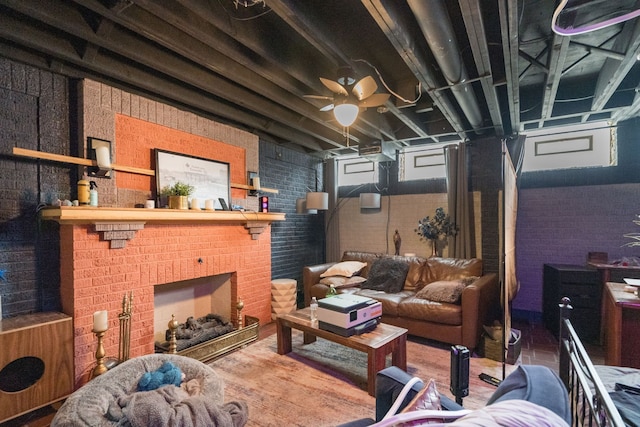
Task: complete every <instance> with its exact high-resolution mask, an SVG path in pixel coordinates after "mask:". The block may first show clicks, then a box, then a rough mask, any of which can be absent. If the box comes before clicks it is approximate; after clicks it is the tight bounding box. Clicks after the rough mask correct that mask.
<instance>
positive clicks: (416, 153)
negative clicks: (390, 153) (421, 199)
mask: <svg viewBox="0 0 640 427" xmlns="http://www.w3.org/2000/svg"><path fill="white" fill-rule="evenodd" d="M449 144H450V143H446V144H429V145H420V146H414V147H406V148H405V149H403V150H402V152H401V153H400V156H399V160H400V164H399V167H398V180H399V181H401V182H402V181H414V180H419V179H439V178H445V177H446V176H447V172H446V169H445V163H444V147H445V146H446V145H449Z"/></svg>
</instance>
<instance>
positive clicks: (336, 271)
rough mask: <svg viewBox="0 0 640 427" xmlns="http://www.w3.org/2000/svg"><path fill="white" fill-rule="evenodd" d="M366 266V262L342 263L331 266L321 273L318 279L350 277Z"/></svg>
mask: <svg viewBox="0 0 640 427" xmlns="http://www.w3.org/2000/svg"><path fill="white" fill-rule="evenodd" d="M366 265H367V263H366V262H360V261H343V262H339V263H337V264H333V265H332V266H331V267H329V269H327V271H325V272H324V273H322V274H321V275H320V277H331V276H344V277H351V276H353V275H354V274H356V273H358V272H359V271H360V270H362V269H363V268H364V267H365V266H366Z"/></svg>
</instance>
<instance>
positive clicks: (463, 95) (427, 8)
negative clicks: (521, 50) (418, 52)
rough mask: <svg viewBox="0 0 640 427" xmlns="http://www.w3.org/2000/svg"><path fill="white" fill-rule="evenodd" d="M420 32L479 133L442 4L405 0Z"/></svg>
mask: <svg viewBox="0 0 640 427" xmlns="http://www.w3.org/2000/svg"><path fill="white" fill-rule="evenodd" d="M408 3H409V7H411V10H412V11H413V13H414V15H415V16H416V20H417V21H418V24H419V25H420V29H421V30H422V33H423V34H424V36H425V38H426V39H427V43H428V44H429V48H430V49H431V52H432V53H433V56H434V57H435V59H436V61H437V62H438V65H439V66H440V69H441V70H442V74H444V77H445V79H446V80H447V83H449V84H450V85H452V86H451V92H452V93H453V96H454V97H455V98H456V100H457V101H458V104H460V108H461V109H462V111H463V112H464V114H465V116H466V118H467V120H468V121H469V124H470V125H471V127H472V128H473V129H474V130H475V132H476V133H477V134H480V133H482V114H481V113H480V106H479V104H478V99H477V98H476V96H475V94H474V92H473V87H472V86H471V84H470V83H465V82H466V81H467V80H468V79H469V75H468V74H467V70H466V69H465V67H464V64H463V63H462V60H461V58H460V48H459V47H458V42H457V40H456V35H455V33H454V31H453V24H452V23H451V19H450V18H449V14H448V13H447V10H446V8H445V2H444V1H441V0H428V1H425V0H408Z"/></svg>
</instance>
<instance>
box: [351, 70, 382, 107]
mask: <svg viewBox="0 0 640 427" xmlns="http://www.w3.org/2000/svg"><path fill="white" fill-rule="evenodd" d="M377 89H378V84H377V83H376V81H375V80H374V79H373V77H371V76H367V77H364V78H362V79H360V81H358V83H356V84H355V86H353V89H352V90H351V93H353V95H354V96H355V97H356V98H358V101H362V100H363V99H365V98H368V97H370V96H371V95H373V93H374V92H375V91H376V90H377Z"/></svg>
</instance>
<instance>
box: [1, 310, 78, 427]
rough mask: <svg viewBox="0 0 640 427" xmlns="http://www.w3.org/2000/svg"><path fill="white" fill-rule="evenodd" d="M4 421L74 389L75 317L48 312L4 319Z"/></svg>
mask: <svg viewBox="0 0 640 427" xmlns="http://www.w3.org/2000/svg"><path fill="white" fill-rule="evenodd" d="M0 349H1V350H2V351H0V423H2V422H4V421H6V420H8V419H11V418H14V417H17V416H19V415H21V414H26V413H27V412H30V411H32V410H35V409H38V408H42V407H43V406H46V405H50V404H51V403H54V402H58V401H60V400H61V399H64V398H65V397H67V396H68V395H69V394H70V393H71V392H72V391H73V387H74V384H73V369H74V367H73V319H72V318H71V317H69V316H67V315H66V314H62V313H55V312H45V313H33V314H26V315H23V316H17V317H12V318H8V319H2V320H0Z"/></svg>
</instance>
